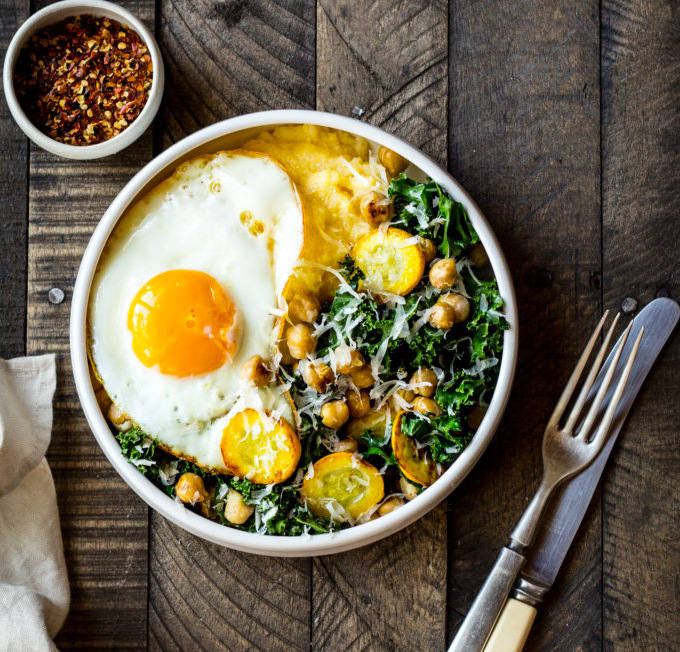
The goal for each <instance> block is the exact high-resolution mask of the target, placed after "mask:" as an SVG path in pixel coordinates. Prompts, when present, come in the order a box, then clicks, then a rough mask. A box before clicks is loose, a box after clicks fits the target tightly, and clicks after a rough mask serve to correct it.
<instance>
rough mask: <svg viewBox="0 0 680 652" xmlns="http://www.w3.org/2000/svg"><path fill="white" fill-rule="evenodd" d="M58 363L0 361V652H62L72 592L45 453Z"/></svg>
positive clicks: (37, 359) (51, 358)
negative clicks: (58, 641)
mask: <svg viewBox="0 0 680 652" xmlns="http://www.w3.org/2000/svg"><path fill="white" fill-rule="evenodd" d="M55 387H56V366H55V359H54V355H43V356H35V357H30V358H16V359H14V360H9V361H5V360H0V652H4V651H8V652H10V651H11V652H24V651H26V652H39V651H41V650H56V649H57V648H56V647H55V645H54V643H53V642H52V638H53V637H54V636H55V635H56V633H57V632H58V631H59V628H60V627H61V626H62V624H63V623H64V620H65V618H66V614H67V613H68V606H69V600H70V595H69V586H68V577H67V574H66V564H65V561H64V549H63V545H62V540H61V529H60V525H59V513H58V511H57V498H56V493H55V490H54V482H53V480H52V473H51V472H50V468H49V466H48V464H47V460H46V459H45V451H46V450H47V447H48V445H49V443H50V437H51V432H52V397H53V396H54V390H55Z"/></svg>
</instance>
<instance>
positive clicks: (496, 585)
mask: <svg viewBox="0 0 680 652" xmlns="http://www.w3.org/2000/svg"><path fill="white" fill-rule="evenodd" d="M525 561H526V559H525V558H524V556H523V555H521V554H520V553H518V552H515V551H514V550H510V548H502V549H501V552H500V554H499V555H498V557H497V559H496V563H495V564H494V566H493V569H492V570H491V573H490V574H489V577H487V578H486V582H484V585H483V586H482V589H481V590H480V592H479V593H478V594H477V597H476V598H475V601H474V602H473V603H472V607H470V611H469V612H468V614H467V616H466V617H465V620H464V621H463V624H462V625H461V626H460V629H459V630H458V633H457V634H456V638H454V639H453V643H451V647H450V648H449V652H481V650H483V649H484V645H485V643H486V641H487V639H488V638H489V634H491V630H492V629H493V626H494V624H495V622H496V619H497V618H498V614H499V613H500V612H501V610H502V609H503V605H504V604H505V602H506V600H507V599H508V595H509V593H510V590H511V589H512V586H513V584H514V583H515V580H516V579H517V576H518V575H519V571H520V570H521V568H522V566H523V565H524V562H525Z"/></svg>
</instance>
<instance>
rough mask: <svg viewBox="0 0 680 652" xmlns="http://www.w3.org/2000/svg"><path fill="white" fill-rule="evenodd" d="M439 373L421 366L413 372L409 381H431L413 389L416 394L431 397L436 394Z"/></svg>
mask: <svg viewBox="0 0 680 652" xmlns="http://www.w3.org/2000/svg"><path fill="white" fill-rule="evenodd" d="M437 382H438V381H437V374H435V373H434V371H432V369H425V368H423V367H421V368H420V369H418V370H417V371H414V372H413V375H412V376H411V379H410V380H409V383H429V385H423V386H422V387H418V388H417V389H414V390H413V391H414V392H415V393H416V394H420V395H421V396H425V397H427V398H430V397H431V396H432V394H434V390H435V389H437Z"/></svg>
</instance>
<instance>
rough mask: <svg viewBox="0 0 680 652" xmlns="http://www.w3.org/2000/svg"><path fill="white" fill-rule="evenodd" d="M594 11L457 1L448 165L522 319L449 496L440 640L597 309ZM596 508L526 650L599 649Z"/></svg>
mask: <svg viewBox="0 0 680 652" xmlns="http://www.w3.org/2000/svg"><path fill="white" fill-rule="evenodd" d="M598 16H599V12H598V3H597V2H595V1H589V2H585V3H579V4H578V5H575V4H574V3H570V2H552V3H549V4H543V5H537V4H535V3H528V2H524V1H523V0H514V1H511V2H505V1H503V2H501V1H500V0H493V1H485V2H473V1H465V2H458V3H456V4H455V5H453V6H452V10H451V16H450V30H451V31H450V36H449V42H450V44H451V49H450V60H449V80H450V82H449V83H450V87H449V145H450V149H449V161H450V168H451V171H452V173H453V175H454V176H455V177H456V178H457V179H458V180H459V181H460V182H461V183H463V185H464V186H465V187H466V188H467V190H468V191H469V192H470V193H471V194H472V196H473V197H474V198H475V199H476V201H477V202H478V203H479V205H480V207H481V208H482V211H483V212H484V213H485V214H486V216H487V217H488V219H489V221H490V222H491V225H492V227H493V228H494V230H495V231H496V233H497V235H498V236H499V238H500V241H501V245H502V247H503V249H504V251H505V253H506V255H507V257H508V261H509V264H510V268H511V270H512V274H513V278H514V281H515V286H516V290H517V297H518V301H519V318H520V354H519V362H518V368H517V376H516V380H515V386H514V391H513V394H512V397H511V399H510V404H509V409H508V411H507V413H506V415H505V418H504V419H503V422H502V426H501V428H500V430H499V432H498V433H497V434H496V436H495V438H494V440H493V441H492V443H491V445H490V447H489V450H488V451H487V453H486V454H485V456H484V458H483V459H482V462H481V463H480V464H479V465H478V466H477V467H476V468H475V469H474V470H473V472H472V473H471V474H470V477H469V478H468V479H467V480H466V481H465V482H464V483H463V485H461V487H459V488H458V489H457V490H456V492H455V493H454V494H453V495H452V497H451V498H450V499H449V505H450V508H451V511H450V520H449V542H450V550H449V557H450V559H451V562H450V575H449V594H448V597H449V636H450V637H452V636H453V634H454V632H455V630H456V628H457V627H458V624H459V623H460V622H461V620H462V618H463V617H464V614H465V613H466V612H467V610H468V608H469V605H470V604H471V602H472V600H473V599H474V596H475V595H476V593H477V591H478V590H479V588H480V586H481V584H482V582H483V580H484V578H485V577H486V575H487V573H488V571H489V569H490V568H491V566H492V564H493V561H494V559H495V557H496V555H497V553H498V550H499V549H500V547H501V546H502V545H503V544H504V543H505V542H506V540H507V537H508V534H509V533H510V530H511V529H512V527H513V526H514V524H515V522H516V521H517V519H518V518H519V516H520V515H521V513H522V512H523V510H524V509H525V507H526V505H527V503H528V500H529V499H530V497H531V496H532V495H533V493H534V491H535V489H536V487H537V484H538V481H539V479H540V474H541V472H542V469H541V461H540V442H541V437H542V434H543V428H544V427H545V424H546V422H547V419H548V417H549V415H550V413H551V412H552V409H553V407H554V404H555V401H556V400H557V397H558V395H559V392H560V390H561V387H562V386H563V385H564V383H565V382H566V379H567V377H568V375H569V373H570V372H571V369H572V368H573V365H574V363H575V360H576V358H577V354H578V351H579V350H580V348H581V346H582V344H583V338H584V337H585V336H586V335H587V333H588V332H589V331H590V329H591V327H592V325H593V324H594V322H595V320H596V316H597V315H598V313H599V310H600V280H599V279H600V188H599V148H598V144H599V101H598V100H599V97H598V95H599V93H598V91H599V65H598V56H599V49H598V35H599V23H598ZM600 527H601V521H600V512H599V509H598V508H597V506H596V507H595V509H593V510H592V511H591V513H590V514H589V516H588V517H587V519H586V522H585V523H584V527H583V528H582V530H581V532H580V534H579V544H578V545H577V547H576V548H575V549H574V550H573V551H572V554H571V555H570V558H569V559H568V560H567V564H566V567H565V568H564V571H563V573H562V575H561V577H560V579H559V580H558V583H557V584H556V586H555V587H554V590H553V591H552V594H551V596H550V598H549V599H548V602H547V603H546V604H545V605H544V606H543V607H542V608H541V609H540V610H539V615H538V618H537V621H536V624H535V625H534V629H533V632H532V634H531V637H530V640H529V642H528V643H527V646H526V647H525V650H526V651H527V652H529V651H532V652H534V651H538V650H546V651H547V650H558V649H563V650H593V651H594V650H599V649H600V645H601V641H600V631H601V613H600V605H599V596H600V584H601V579H600V566H601V560H600V555H601V549H600Z"/></svg>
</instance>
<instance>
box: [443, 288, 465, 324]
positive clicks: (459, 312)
mask: <svg viewBox="0 0 680 652" xmlns="http://www.w3.org/2000/svg"><path fill="white" fill-rule="evenodd" d="M437 303H445V304H446V305H447V306H451V309H452V310H453V322H454V323H455V324H458V323H460V322H462V321H465V320H466V319H467V318H468V317H469V316H470V302H469V301H468V300H467V299H466V298H465V297H464V296H463V295H462V294H455V293H452V292H451V293H449V294H445V295H443V296H441V297H439V299H438V300H437Z"/></svg>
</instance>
